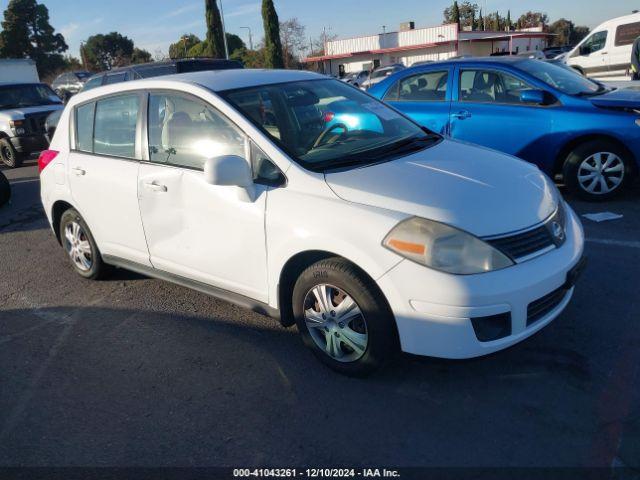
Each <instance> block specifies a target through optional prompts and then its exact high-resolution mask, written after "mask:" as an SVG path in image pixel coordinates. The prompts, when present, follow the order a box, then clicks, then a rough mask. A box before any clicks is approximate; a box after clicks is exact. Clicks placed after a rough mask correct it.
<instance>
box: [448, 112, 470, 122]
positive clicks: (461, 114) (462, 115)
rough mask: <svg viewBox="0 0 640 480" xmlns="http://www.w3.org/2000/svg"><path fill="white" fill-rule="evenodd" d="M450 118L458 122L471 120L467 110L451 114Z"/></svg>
mask: <svg viewBox="0 0 640 480" xmlns="http://www.w3.org/2000/svg"><path fill="white" fill-rule="evenodd" d="M451 116H452V117H453V118H457V119H458V120H466V119H467V118H471V112H470V111H468V110H461V111H459V112H458V113H453V114H452V115H451Z"/></svg>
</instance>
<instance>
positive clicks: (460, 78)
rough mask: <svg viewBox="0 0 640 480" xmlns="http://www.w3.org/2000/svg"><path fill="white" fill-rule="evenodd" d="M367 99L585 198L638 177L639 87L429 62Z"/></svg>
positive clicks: (491, 65)
mask: <svg viewBox="0 0 640 480" xmlns="http://www.w3.org/2000/svg"><path fill="white" fill-rule="evenodd" d="M369 93H370V94H372V95H373V96H375V97H377V98H379V99H382V100H384V101H386V102H388V103H390V104H391V105H393V106H394V107H395V108H397V109H398V110H400V111H402V112H403V113H405V114H406V115H408V116H409V117H411V118H413V119H414V120H415V121H416V122H418V123H419V124H421V125H422V126H424V127H427V128H428V129H430V130H432V131H436V132H439V133H442V134H444V135H448V136H450V137H452V138H454V139H459V140H463V141H467V142H472V143H476V144H479V145H484V146H486V147H490V148H493V149H496V150H500V151H502V152H505V153H509V154H512V155H515V156H517V157H520V158H522V159H524V160H527V161H529V162H532V163H535V164H536V165H538V166H539V167H540V168H541V169H542V170H543V171H545V172H546V173H547V174H548V175H549V176H551V177H552V178H554V177H556V176H557V175H561V176H562V177H563V180H564V183H565V184H566V186H567V187H568V188H569V190H571V191H572V192H574V193H576V194H578V195H580V196H581V197H583V198H585V199H588V200H604V199H607V198H611V197H613V196H614V195H616V194H617V193H619V192H620V191H622V189H623V188H624V187H625V186H626V185H628V184H629V183H630V182H631V181H632V180H633V178H634V177H635V176H636V175H637V173H638V166H639V162H640V90H634V89H621V90H616V89H611V88H607V87H605V86H604V85H602V84H600V83H597V82H594V81H592V80H589V79H587V78H584V77H582V76H580V75H579V74H577V73H574V72H572V71H571V70H569V69H567V68H563V67H560V66H557V65H553V64H550V63H547V62H541V61H539V60H532V59H528V58H522V57H501V58H493V57H489V58H470V59H458V60H451V61H446V62H438V63H432V64H428V65H423V66H419V67H414V68H409V69H406V70H402V71H400V72H398V73H396V74H394V75H392V76H390V77H389V78H387V79H385V80H384V81H382V82H381V83H379V84H378V85H376V86H374V87H373V88H371V89H370V90H369Z"/></svg>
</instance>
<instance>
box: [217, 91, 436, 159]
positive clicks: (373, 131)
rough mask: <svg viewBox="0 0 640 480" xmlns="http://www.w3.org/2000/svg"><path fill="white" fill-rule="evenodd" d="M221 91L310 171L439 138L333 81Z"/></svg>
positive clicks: (392, 155) (397, 152)
mask: <svg viewBox="0 0 640 480" xmlns="http://www.w3.org/2000/svg"><path fill="white" fill-rule="evenodd" d="M223 96H225V97H226V98H227V100H228V101H229V102H231V103H232V104H233V105H234V106H235V107H236V108H237V109H238V110H240V112H242V113H243V114H244V115H245V116H246V117H247V118H248V119H249V120H251V121H252V122H253V123H255V124H256V125H257V126H258V127H260V128H261V129H262V130H263V131H265V132H266V133H267V134H268V135H269V136H270V137H271V138H272V139H273V140H274V141H275V142H276V143H277V144H278V145H280V146H281V147H282V148H283V149H284V150H285V151H287V153H289V154H290V155H291V156H292V157H293V158H294V159H296V160H297V161H298V162H299V163H301V164H302V165H303V166H305V167H306V168H309V169H310V170H314V171H324V170H326V169H332V168H339V167H343V166H351V165H362V164H367V163H373V162H380V161H385V160H389V159H391V158H395V157H397V156H398V155H402V154H407V153H409V152H411V151H417V150H419V149H423V148H426V147H427V146H429V145H431V144H433V142H435V141H437V140H439V139H440V136H439V135H436V134H431V133H427V132H426V131H425V130H423V129H421V128H420V127H419V126H418V125H416V124H415V123H413V122H412V121H410V120H408V119H407V118H406V117H404V116H402V115H401V114H399V113H397V112H396V111H395V110H392V109H391V108H389V107H388V106H386V105H384V104H383V103H381V102H379V101H378V100H375V99H373V98H371V97H370V96H368V95H366V94H365V93H362V92H361V91H360V90H358V89H355V88H353V87H351V86H349V85H347V84H345V83H343V82H339V81H337V80H311V81H302V82H291V83H283V84H275V85H263V86H259V87H251V88H245V89H241V90H233V91H228V92H223Z"/></svg>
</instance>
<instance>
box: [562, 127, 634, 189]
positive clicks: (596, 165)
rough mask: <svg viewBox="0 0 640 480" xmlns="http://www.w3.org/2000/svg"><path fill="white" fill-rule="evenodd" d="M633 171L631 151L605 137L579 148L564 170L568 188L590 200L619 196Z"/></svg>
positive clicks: (570, 156)
mask: <svg viewBox="0 0 640 480" xmlns="http://www.w3.org/2000/svg"><path fill="white" fill-rule="evenodd" d="M631 174H632V172H631V160H630V159H629V155H628V153H627V152H626V151H624V149H622V148H620V147H619V146H618V145H616V144H615V143H612V142H607V141H604V140H596V141H592V142H587V143H584V144H582V145H579V146H578V147H576V148H575V149H574V150H573V151H572V152H571V153H570V154H569V156H568V157H567V159H566V161H565V164H564V169H563V176H564V182H565V184H566V186H567V188H568V189H569V190H570V191H571V192H572V193H574V194H576V195H578V196H580V197H582V198H584V199H585V200H591V201H602V200H608V199H610V198H613V197H615V196H616V195H618V194H619V193H620V192H622V190H623V189H624V187H625V185H626V184H627V181H628V180H629V178H630V177H631Z"/></svg>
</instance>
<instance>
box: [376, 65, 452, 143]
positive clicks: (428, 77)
mask: <svg viewBox="0 0 640 480" xmlns="http://www.w3.org/2000/svg"><path fill="white" fill-rule="evenodd" d="M450 71H451V69H450V68H446V67H445V68H434V69H430V70H425V71H422V72H420V73H415V74H413V75H407V76H403V77H402V78H400V79H399V80H398V81H397V82H396V83H395V84H394V85H393V86H392V87H391V88H390V89H389V90H388V91H387V92H386V94H385V96H384V98H383V100H384V101H385V102H388V103H390V104H391V105H393V106H394V107H395V108H397V109H398V110H400V111H401V112H403V113H405V114H406V115H408V116H409V117H411V118H412V119H413V120H414V121H416V122H417V123H419V124H420V125H422V126H423V127H426V128H428V129H429V130H431V131H434V132H438V133H441V134H448V133H449V111H450V107H451V78H452V75H451V74H450Z"/></svg>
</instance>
